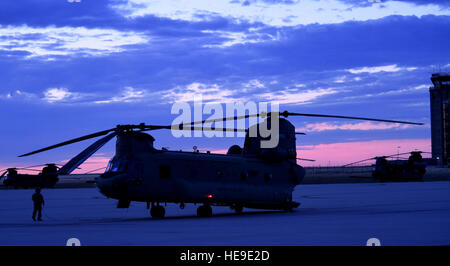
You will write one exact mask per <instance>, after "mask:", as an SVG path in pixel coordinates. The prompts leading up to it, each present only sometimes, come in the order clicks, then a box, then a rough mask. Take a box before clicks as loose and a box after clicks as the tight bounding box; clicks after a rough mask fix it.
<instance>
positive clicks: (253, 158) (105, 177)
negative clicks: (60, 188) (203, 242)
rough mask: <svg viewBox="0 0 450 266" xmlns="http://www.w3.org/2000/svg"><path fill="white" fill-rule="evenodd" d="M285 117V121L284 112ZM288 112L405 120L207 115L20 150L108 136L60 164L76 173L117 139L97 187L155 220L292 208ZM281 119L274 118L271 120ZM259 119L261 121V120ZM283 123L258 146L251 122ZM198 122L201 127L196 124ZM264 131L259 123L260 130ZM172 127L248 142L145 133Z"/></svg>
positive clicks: (297, 174) (295, 171)
mask: <svg viewBox="0 0 450 266" xmlns="http://www.w3.org/2000/svg"><path fill="white" fill-rule="evenodd" d="M281 116H282V117H284V118H282V117H281ZM288 116H309V117H328V118H343V119H358V120H369V121H378V122H391V123H404V124H414V125H421V123H412V122H404V121H395V120H385V119H374V118H361V117H349V116H338V115H321V114H302V113H290V112H287V111H284V112H282V113H279V112H270V113H260V114H249V115H243V116H234V117H228V118H219V119H209V120H203V121H197V122H191V123H186V124H176V125H163V126H161V125H146V124H144V123H142V124H139V125H118V126H117V127H115V128H111V129H107V130H103V131H99V132H96V133H93V134H89V135H86V136H82V137H79V138H75V139H72V140H68V141H65V142H62V143H59V144H56V145H52V146H49V147H46V148H43V149H39V150H36V151H33V152H30V153H26V154H23V155H21V156H20V157H23V156H28V155H32V154H36V153H39V152H43V151H47V150H50V149H54V148H57V147H61V146H64V145H68V144H71V143H75V142H79V141H83V140H87V139H91V138H95V137H100V136H104V135H106V136H104V137H103V138H101V139H99V140H97V141H96V142H95V143H93V144H92V145H90V146H89V147H88V148H86V149H85V150H83V151H82V152H81V153H79V154H78V155H77V156H75V157H74V158H72V159H71V160H70V161H69V162H68V163H67V164H65V165H64V166H63V167H64V168H65V169H66V171H69V172H70V171H71V170H73V169H75V168H76V167H78V166H79V165H80V164H81V163H83V162H84V161H85V160H86V159H88V158H89V157H90V156H91V155H93V154H94V153H95V152H96V151H97V150H98V149H100V148H101V147H102V146H103V145H104V144H106V143H107V142H108V141H109V140H111V139H112V138H114V137H117V141H116V153H115V156H114V157H113V158H112V159H111V160H110V162H109V164H108V166H107V168H106V170H105V172H104V173H103V174H102V175H101V176H100V177H99V178H98V179H97V180H96V183H97V187H98V188H99V190H100V192H101V193H102V194H104V195H105V196H107V197H109V198H114V199H117V200H118V204H117V207H118V208H128V207H129V206H130V202H131V201H140V202H147V208H150V204H151V210H150V214H151V216H152V217H156V218H161V217H164V215H165V209H164V207H163V206H162V205H160V203H167V202H169V203H177V204H180V208H182V209H183V208H184V206H185V204H186V203H194V204H201V206H199V207H198V208H197V215H198V216H200V217H208V216H211V215H212V209H211V205H214V206H229V207H231V208H232V209H233V210H235V212H237V213H240V212H242V210H243V208H244V207H245V208H255V209H273V210H285V211H291V210H292V209H293V208H296V207H298V206H299V205H300V204H299V203H297V202H294V201H293V200H292V192H293V190H294V188H295V186H297V185H298V184H300V183H301V181H302V179H303V177H304V175H305V170H304V168H303V167H301V166H300V165H298V164H297V154H296V142H295V140H296V137H295V135H296V134H303V133H297V132H295V127H294V126H293V125H292V124H291V123H290V122H289V121H288V120H286V119H285V118H287V117H288ZM250 117H259V118H261V120H262V122H259V123H257V124H255V125H253V126H251V127H250V128H249V129H227V128H220V129H219V128H213V127H210V128H209V129H207V128H205V127H203V125H204V124H205V123H211V122H218V121H230V120H233V121H234V120H238V119H247V118H250ZM275 117H276V118H277V119H273V118H275ZM261 120H260V121H261ZM272 120H273V121H278V123H279V124H278V126H279V142H278V145H277V146H276V147H274V148H261V145H260V144H261V142H262V141H264V140H265V138H263V137H261V134H259V132H258V134H257V135H256V136H254V137H253V136H250V135H249V132H251V130H252V129H255V128H253V127H259V126H261V124H262V123H267V124H266V125H264V126H265V128H271V126H272V125H271V121H272ZM196 125H201V126H196ZM259 128H261V127H259ZM159 129H172V130H223V131H233V132H247V133H246V136H245V142H244V147H243V148H241V147H239V146H237V145H233V146H231V147H230V148H229V149H228V152H227V154H226V155H223V154H211V153H199V152H182V151H169V150H167V149H164V148H163V149H161V150H158V149H155V148H154V146H153V142H154V141H155V139H154V138H153V137H152V136H151V135H149V134H147V133H144V131H152V130H159Z"/></svg>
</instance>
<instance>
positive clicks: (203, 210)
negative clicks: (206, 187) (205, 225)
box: [197, 204, 212, 217]
mask: <svg viewBox="0 0 450 266" xmlns="http://www.w3.org/2000/svg"><path fill="white" fill-rule="evenodd" d="M197 216H198V217H211V216H212V208H211V206H209V205H206V204H205V205H202V206H200V207H198V208H197Z"/></svg>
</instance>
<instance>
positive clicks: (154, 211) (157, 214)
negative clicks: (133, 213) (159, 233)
mask: <svg viewBox="0 0 450 266" xmlns="http://www.w3.org/2000/svg"><path fill="white" fill-rule="evenodd" d="M165 214H166V210H165V209H164V207H163V206H159V205H158V206H153V207H152V208H151V209H150V215H151V216H152V217H153V218H164V215H165Z"/></svg>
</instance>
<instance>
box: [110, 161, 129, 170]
mask: <svg viewBox="0 0 450 266" xmlns="http://www.w3.org/2000/svg"><path fill="white" fill-rule="evenodd" d="M127 168H128V161H123V160H111V161H109V163H108V166H107V167H106V170H105V173H109V172H126V171H127Z"/></svg>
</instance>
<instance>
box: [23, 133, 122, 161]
mask: <svg viewBox="0 0 450 266" xmlns="http://www.w3.org/2000/svg"><path fill="white" fill-rule="evenodd" d="M114 130H116V128H111V129H107V130H103V131H99V132H96V133H93V134H89V135H86V136H82V137H79V138H75V139H71V140H68V141H64V142H61V143H58V144H55V145H52V146H48V147H45V148H42V149H39V150H36V151H32V152H29V153H25V154H22V155H19V157H25V156H29V155H32V154H36V153H40V152H43V151H48V150H52V149H55V148H58V147H61V146H65V145H69V144H72V143H76V142H79V141H83V140H87V139H91V138H96V137H100V136H103V135H106V134H108V133H109V132H111V131H114Z"/></svg>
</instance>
